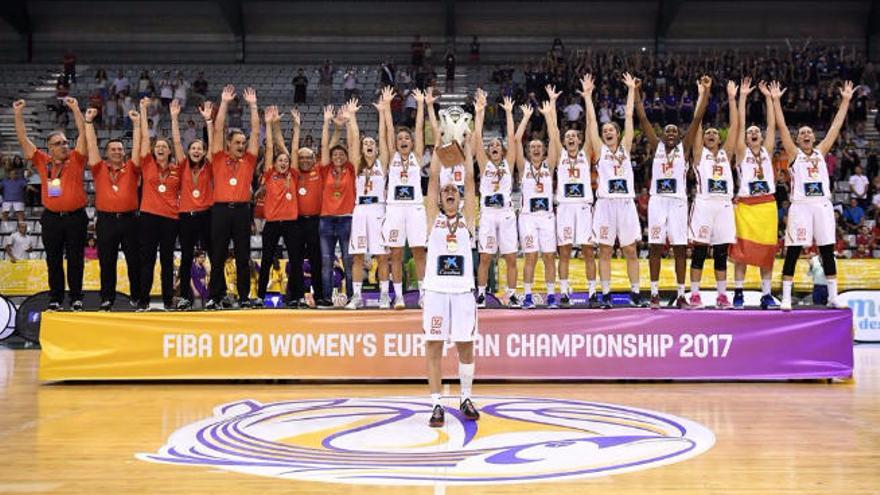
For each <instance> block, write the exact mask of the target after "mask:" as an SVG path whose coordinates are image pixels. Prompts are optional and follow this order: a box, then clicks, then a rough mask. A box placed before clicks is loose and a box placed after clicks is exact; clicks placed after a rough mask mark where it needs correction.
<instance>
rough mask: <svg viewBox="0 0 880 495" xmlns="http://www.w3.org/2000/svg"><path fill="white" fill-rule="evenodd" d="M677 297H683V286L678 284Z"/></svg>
mask: <svg viewBox="0 0 880 495" xmlns="http://www.w3.org/2000/svg"><path fill="white" fill-rule="evenodd" d="M678 295H679V297H683V296H684V284H678Z"/></svg>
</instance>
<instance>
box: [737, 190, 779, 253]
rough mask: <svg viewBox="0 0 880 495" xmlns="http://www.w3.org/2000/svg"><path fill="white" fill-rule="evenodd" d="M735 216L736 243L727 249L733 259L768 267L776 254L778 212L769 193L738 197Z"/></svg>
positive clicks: (774, 201) (774, 200)
mask: <svg viewBox="0 0 880 495" xmlns="http://www.w3.org/2000/svg"><path fill="white" fill-rule="evenodd" d="M734 214H735V216H736V244H734V245H733V247H732V248H731V250H730V257H731V258H733V260H734V261H736V262H739V263H744V264H746V265H752V266H759V267H762V268H771V267H772V266H773V258H774V256H775V255H776V243H777V241H778V239H777V229H778V223H779V222H778V220H779V219H778V212H777V210H776V199H775V198H774V197H773V196H772V195H770V194H767V195H764V196H754V197H748V198H739V199H738V201H737V203H736V208H735V210H734Z"/></svg>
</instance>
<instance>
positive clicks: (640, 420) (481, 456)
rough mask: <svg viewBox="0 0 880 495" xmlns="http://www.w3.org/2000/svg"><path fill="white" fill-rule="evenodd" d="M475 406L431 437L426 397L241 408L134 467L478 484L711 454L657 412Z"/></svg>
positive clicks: (699, 429)
mask: <svg viewBox="0 0 880 495" xmlns="http://www.w3.org/2000/svg"><path fill="white" fill-rule="evenodd" d="M447 399H448V400H449V401H450V402H451V401H452V400H453V399H452V398H447ZM456 399H457V398H456ZM474 400H475V401H476V402H477V404H479V406H480V412H481V416H480V420H479V421H469V420H465V419H464V418H463V417H461V416H460V415H459V414H458V413H457V411H455V412H453V411H454V410H453V409H450V410H449V414H447V415H446V421H447V422H448V423H449V424H448V425H447V427H446V428H444V429H434V428H430V427H428V424H427V423H428V418H429V417H430V415H431V409H432V408H431V402H430V400H425V399H420V398H412V397H379V398H372V399H371V398H361V399H315V400H296V401H283V402H274V403H269V404H261V403H259V402H257V401H253V400H245V401H240V402H235V403H231V404H226V405H222V406H219V407H216V408H215V409H214V416H213V417H210V418H207V419H204V420H202V421H198V422H196V423H192V424H189V425H187V426H184V427H183V428H181V429H179V430H177V431H176V432H174V433H173V434H172V435H171V436H170V437H169V438H168V441H167V443H166V444H165V445H164V446H163V447H162V448H161V449H159V451H158V452H157V453H155V454H153V453H142V454H138V455H137V458H139V459H141V460H145V461H151V462H159V463H168V464H178V465H181V466H203V467H206V468H211V469H222V470H228V471H234V472H239V473H246V474H254V475H260V476H269V477H275V478H284V479H290V480H299V481H318V482H331V483H345V484H359V485H434V484H448V485H471V484H505V483H526V482H542V481H555V480H574V479H580V478H591V477H599V476H607V475H613V474H621V473H625V472H631V471H640V470H643V469H648V468H653V467H658V466H662V465H667V464H672V463H676V462H680V461H683V460H685V459H689V458H692V457H695V456H697V455H700V454H702V453H704V452H706V451H707V450H709V449H710V448H711V447H712V445H713V444H714V443H715V436H714V435H713V433H712V432H711V431H710V430H708V429H707V428H706V427H704V426H702V425H700V424H698V423H695V422H693V421H690V420H688V419H684V418H680V417H676V416H672V415H669V414H665V413H660V412H656V411H648V410H644V409H636V408H632V407H627V406H619V405H613V404H601V403H594V402H582V401H575V400H561V399H552V398H524V397H523V398H510V397H477V398H475V399H474Z"/></svg>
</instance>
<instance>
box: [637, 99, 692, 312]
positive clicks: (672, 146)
mask: <svg viewBox="0 0 880 495" xmlns="http://www.w3.org/2000/svg"><path fill="white" fill-rule="evenodd" d="M636 111H637V112H638V114H639V126H640V127H641V128H642V132H644V133H645V136H646V137H647V138H648V152H649V153H653V154H654V162H653V164H652V166H651V168H650V169H649V170H650V171H649V173H648V174H647V180H648V183H649V184H650V188H649V190H650V195H651V197H650V199H649V200H648V247H649V252H648V258H649V263H648V265H649V267H650V275H651V308H653V309H657V308H659V307H660V256H661V254H662V251H663V247H664V245H665V244H666V242H667V241H669V244H671V245H672V252H673V254H674V255H675V280H676V282H677V283H678V297H677V298H676V299H675V305H676V306H678V307H679V308H687V307H688V306H689V305H688V301H687V299H686V298H685V296H684V289H685V275H686V272H687V242H688V239H687V235H688V232H687V230H688V225H687V219H688V202H687V157H689V156H691V152H692V149H693V144H694V139H695V137H696V135H697V132H698V130H699V122H697V120H696V119H694V120H692V121H691V125H690V127H688V131H687V134H686V135H685V137H684V140H683V141H682V139H681V130H680V129H679V128H678V126H677V125H675V124H668V125H667V126H666V127H664V128H663V142H662V143H661V142H660V138H658V137H657V134H656V133H655V132H654V127H653V126H652V125H651V122H650V121H648V116H647V115H645V107H644V104H643V98H642V96H641V94H640V95H639V96H638V97H637V98H636ZM694 117H696V113H695V114H694ZM694 124H697V125H694Z"/></svg>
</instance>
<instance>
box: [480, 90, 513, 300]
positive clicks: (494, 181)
mask: <svg viewBox="0 0 880 495" xmlns="http://www.w3.org/2000/svg"><path fill="white" fill-rule="evenodd" d="M501 108H503V109H504V114H505V115H506V124H507V140H508V142H507V150H505V149H504V145H503V144H502V142H501V139H500V138H494V139H492V140H490V141H489V145H488V146H487V147H486V148H483V122H484V121H485V115H486V92H485V91H483V90H482V89H478V90H477V94H476V98H475V101H474V111H475V113H476V118H475V120H474V148H475V150H476V155H477V156H476V158H477V166H479V168H480V229H479V245H480V246H479V248H480V249H479V251H480V266H479V268H478V270H477V307H478V308H485V307H486V283H487V282H488V280H489V265H491V264H492V257H493V256H494V255H495V254H500V255H501V257H502V258H504V263H505V265H506V266H507V307H508V308H519V307H521V303H520V302H519V298H517V297H516V276H517V273H516V272H517V268H516V253H517V250H518V246H517V239H516V213H515V212H514V211H513V205H512V204H511V202H510V196H511V194H513V173H512V170H511V165H510V164H512V163H514V162H515V161H516V142H515V136H514V130H513V100H511V99H510V98H509V97H507V96H505V97H504V102H503V103H502V104H501Z"/></svg>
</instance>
